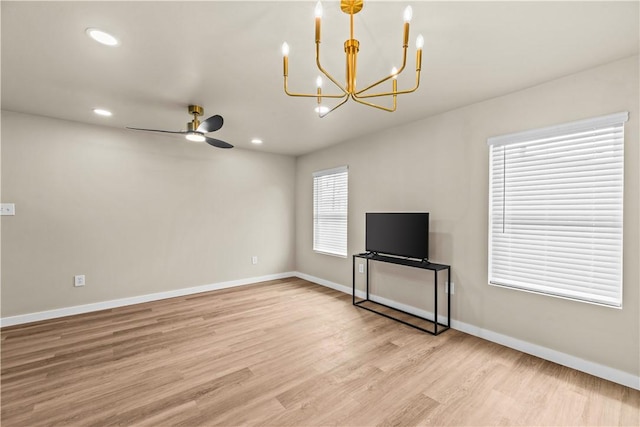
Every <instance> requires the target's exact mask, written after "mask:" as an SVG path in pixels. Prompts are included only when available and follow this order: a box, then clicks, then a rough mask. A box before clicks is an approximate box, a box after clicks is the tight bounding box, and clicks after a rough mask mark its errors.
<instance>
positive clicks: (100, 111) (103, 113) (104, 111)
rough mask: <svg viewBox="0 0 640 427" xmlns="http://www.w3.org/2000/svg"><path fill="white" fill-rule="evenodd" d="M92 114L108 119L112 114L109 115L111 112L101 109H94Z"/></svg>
mask: <svg viewBox="0 0 640 427" xmlns="http://www.w3.org/2000/svg"><path fill="white" fill-rule="evenodd" d="M93 112H94V113H96V114H97V115H99V116H105V117H110V116H112V115H113V114H111V111H109V110H104V109H102V108H94V109H93Z"/></svg>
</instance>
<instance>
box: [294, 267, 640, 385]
mask: <svg viewBox="0 0 640 427" xmlns="http://www.w3.org/2000/svg"><path fill="white" fill-rule="evenodd" d="M294 275H295V276H296V277H299V278H301V279H304V280H308V281H309V282H313V283H317V284H318V285H322V286H326V287H328V288H331V289H335V290H337V291H340V292H344V293H346V294H349V295H351V294H352V288H351V287H350V286H344V285H340V284H338V283H334V282H331V281H328V280H325V279H321V278H319V277H314V276H311V275H309V274H304V273H300V272H295V273H294ZM356 296H357V297H359V298H363V297H364V292H362V291H357V292H356ZM369 298H370V299H371V300H372V301H375V302H380V303H382V304H385V305H389V306H392V307H396V308H399V309H401V310H403V311H406V312H408V313H412V314H416V315H418V316H420V317H424V318H427V319H433V313H431V312H428V311H425V310H421V309H418V308H415V307H411V306H408V305H405V304H400V303H397V302H394V301H391V300H388V299H385V298H381V297H377V296H371V295H370V297H369ZM438 319H439V320H440V322H441V323H445V324H446V318H444V322H443V321H442V319H443V316H438ZM451 329H456V330H458V331H461V332H464V333H466V334H469V335H473V336H476V337H478V338H482V339H485V340H487V341H491V342H494V343H496V344H500V345H503V346H505V347H509V348H512V349H514V350H518V351H521V352H523V353H527V354H531V355H533V356H536V357H539V358H541V359H545V360H548V361H550V362H554V363H557V364H559V365H563V366H566V367H568V368H571V369H575V370H577V371H581V372H585V373H587V374H590V375H593V376H596V377H599V378H603V379H605V380H608V381H611V382H614V383H617V384H621V385H624V386H627V387H630V388H633V389H636V390H640V376H637V375H633V374H630V373H628V372H624V371H620V370H618V369H615V368H611V367H609V366H605V365H601V364H599V363H594V362H590V361H588V360H584V359H581V358H579V357H576V356H572V355H570V354H566V353H562V352H559V351H556V350H553V349H550V348H547V347H542V346H540V345H537V344H532V343H530V342H527V341H522V340H519V339H517V338H513V337H510V336H508V335H503V334H499V333H497V332H493V331H490V330H488V329H484V328H480V327H478V326H474V325H470V324H468V323H464V322H460V321H457V320H454V319H451Z"/></svg>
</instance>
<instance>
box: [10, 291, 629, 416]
mask: <svg viewBox="0 0 640 427" xmlns="http://www.w3.org/2000/svg"><path fill="white" fill-rule="evenodd" d="M0 347H1V348H0V351H1V360H0V362H1V363H0V394H1V395H0V397H1V409H2V410H1V415H0V421H1V424H2V426H8V427H12V426H28V427H32V426H54V425H60V426H109V425H135V426H174V425H175V426H189V427H193V426H200V425H202V426H214V425H217V426H232V425H249V426H257V425H278V426H287V425H290V426H328V425H339V426H411V425H439V426H443V425H456V426H458V425H460V426H463V425H527V426H528V425H548V426H552V425H553V426H556V425H573V426H579V425H580V426H582V425H587V426H605V425H607V426H608V425H624V426H636V427H637V426H638V425H640V392H639V391H637V390H633V389H630V388H627V387H623V386H621V385H618V384H614V383H611V382H608V381H605V380H602V379H599V378H595V377H593V376H590V375H587V374H584V373H581V372H577V371H574V370H571V369H569V368H566V367H562V366H560V365H556V364H554V363H551V362H548V361H545V360H542V359H538V358H536V357H533V356H530V355H526V354H523V353H520V352H517V351H515V350H511V349H508V348H506V347H503V346H500V345H497V344H494V343H490V342H488V341H484V340H482V339H479V338H476V337H473V336H470V335H467V334H464V333H461V332H459V331H456V330H449V331H446V332H445V333H443V334H441V335H439V336H431V335H428V334H425V333H423V332H420V331H418V330H416V329H413V328H410V327H407V326H405V325H402V324H400V323H397V322H394V321H393V320H390V319H386V318H384V317H382V316H378V315H376V314H374V313H371V312H368V311H366V310H363V309H360V308H357V307H354V306H352V305H351V297H350V296H349V295H345V294H342V293H340V292H337V291H334V290H332V289H329V288H326V287H321V286H318V285H314V284H312V283H309V282H307V281H305V280H302V279H298V278H290V279H278V280H273V281H269V282H264V283H260V284H255V285H249V286H241V287H236V288H229V289H224V290H220V291H214V292H207V293H201V294H197V295H189V296H184V297H178V298H172V299H166V300H162V301H154V302H148V303H144V304H138V305H134V306H128V307H121V308H114V309H109V310H104V311H100V312H94V313H86V314H81V315H77V316H69V317H65V318H60V319H53V320H49V321H42V322H36V323H32V324H27V325H17V326H12V327H7V328H3V329H2V330H1V334H0Z"/></svg>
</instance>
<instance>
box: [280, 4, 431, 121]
mask: <svg viewBox="0 0 640 427" xmlns="http://www.w3.org/2000/svg"><path fill="white" fill-rule="evenodd" d="M362 7H363V0H340V9H341V10H342V11H343V12H344V13H346V14H348V15H349V18H350V38H349V39H348V40H346V41H345V42H344V52H345V54H346V85H344V86H343V85H342V84H340V83H339V82H338V81H337V80H336V79H335V78H333V77H332V76H331V74H329V73H328V72H327V71H326V70H325V69H324V68H323V67H322V65H321V64H320V27H321V21H322V4H321V3H320V2H318V3H317V4H316V8H315V16H316V65H317V67H318V69H319V70H320V71H321V72H322V74H324V75H325V76H327V78H328V79H329V80H331V81H332V82H333V84H335V85H336V86H337V87H338V88H339V89H340V90H341V91H342V93H341V94H335V95H333V94H329V95H328V94H324V93H322V77H320V76H318V78H317V79H316V93H315V94H306V93H294V92H290V91H289V88H288V76H289V45H288V44H287V43H286V42H285V43H283V44H282V64H283V69H284V91H285V93H286V94H287V95H289V96H301V97H308V98H316V99H317V101H318V106H317V107H316V112H317V113H318V115H319V116H320V117H324V116H326V115H327V114H329V113H330V112H332V111H333V110H335V109H336V108H338V107H340V106H342V105H343V104H344V103H345V102H347V101H348V100H349V98H351V99H353V100H354V101H356V102H359V103H360V104H364V105H368V106H370V107H375V108H379V109H380V110H384V111H389V112H393V111H395V110H396V97H397V95H402V94H405V93H411V92H415V91H416V89H418V86H419V85H420V69H421V67H422V47H423V46H424V38H423V37H422V35H419V36H418V38H417V39H416V85H415V87H413V88H412V89H409V90H401V91H398V82H397V80H396V79H397V77H398V75H399V74H400V73H402V71H403V70H404V68H405V65H406V63H407V48H408V46H409V22H410V21H411V17H412V9H411V6H407V8H406V9H405V10H404V36H403V43H402V66H401V67H400V69H399V70H397V69H396V68H395V67H394V68H393V69H392V70H391V74H389V75H388V76H386V77H384V78H382V79H380V80H378V81H377V82H375V83H373V84H371V85H369V86H367V87H365V88H364V89H360V90H358V89H357V88H356V64H357V59H358V51H359V50H360V42H359V41H358V40H356V39H355V38H353V15H355V14H356V13H358V12H360V11H361V10H362ZM388 80H391V91H388V92H378V93H369V91H370V90H371V89H373V88H374V87H376V86H378V85H380V84H382V83H384V82H386V81H388ZM374 97H392V99H393V105H392V107H385V106H382V105H377V104H374V103H372V102H368V101H365V100H364V99H367V98H374ZM324 98H337V99H342V101H341V102H340V103H338V104H337V105H336V106H335V107H333V108H331V109H329V108H328V107H326V106H324V105H322V100H323V99H324Z"/></svg>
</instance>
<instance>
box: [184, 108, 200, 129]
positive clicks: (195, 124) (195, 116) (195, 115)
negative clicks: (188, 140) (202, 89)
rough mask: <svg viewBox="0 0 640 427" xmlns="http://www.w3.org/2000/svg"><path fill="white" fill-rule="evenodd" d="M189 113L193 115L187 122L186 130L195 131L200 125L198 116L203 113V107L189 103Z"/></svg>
mask: <svg viewBox="0 0 640 427" xmlns="http://www.w3.org/2000/svg"><path fill="white" fill-rule="evenodd" d="M189 114H192V115H193V120H192V121H190V122H188V123H187V131H189V132H195V131H196V130H197V129H198V126H200V120H198V116H201V115H202V114H204V108H202V107H201V106H199V105H189Z"/></svg>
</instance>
